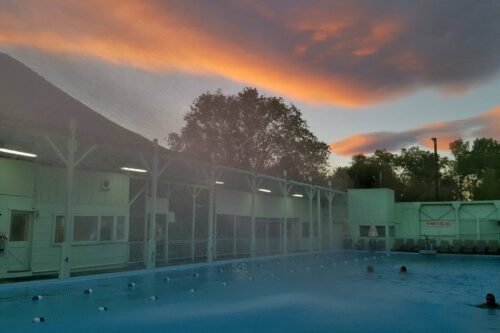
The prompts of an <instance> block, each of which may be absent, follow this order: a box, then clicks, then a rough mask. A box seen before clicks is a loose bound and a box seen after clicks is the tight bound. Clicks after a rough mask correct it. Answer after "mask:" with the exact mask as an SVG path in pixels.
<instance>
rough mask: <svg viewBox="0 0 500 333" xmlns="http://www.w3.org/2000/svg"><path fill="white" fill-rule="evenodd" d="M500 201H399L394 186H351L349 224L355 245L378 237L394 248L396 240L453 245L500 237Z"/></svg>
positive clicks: (496, 239) (358, 245)
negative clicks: (374, 232) (373, 234)
mask: <svg viewBox="0 0 500 333" xmlns="http://www.w3.org/2000/svg"><path fill="white" fill-rule="evenodd" d="M499 208H500V201H498V200H491V201H440V202H395V200H394V191H393V190H390V189H383V188H382V189H353V190H348V225H349V228H350V233H351V235H352V237H353V247H356V246H357V247H358V248H359V247H361V246H362V245H361V244H363V243H364V244H365V245H366V243H367V242H368V241H369V240H370V239H371V237H370V235H369V229H370V226H372V225H373V226H375V227H376V229H377V231H378V233H377V234H378V235H377V237H375V238H376V239H380V241H383V242H384V243H385V244H384V248H385V249H392V248H394V245H395V242H396V240H399V241H402V242H406V241H407V240H408V241H410V240H411V241H413V242H415V243H416V242H417V241H419V240H425V238H427V239H429V240H431V241H433V244H434V246H439V245H440V243H441V242H443V243H448V244H449V245H450V246H451V245H452V243H453V241H468V242H472V243H471V244H476V243H477V242H490V241H493V242H496V241H500V209H499Z"/></svg>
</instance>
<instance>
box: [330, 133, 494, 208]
mask: <svg viewBox="0 0 500 333" xmlns="http://www.w3.org/2000/svg"><path fill="white" fill-rule="evenodd" d="M450 151H451V155H452V157H451V158H447V157H442V156H439V157H438V167H439V183H438V184H439V200H494V199H500V142H498V141H496V140H494V139H489V138H481V139H475V140H474V141H473V142H472V143H470V142H464V141H462V140H456V141H454V142H452V143H451V144H450ZM434 175H435V173H434V153H433V152H431V151H427V150H422V149H420V148H419V147H411V148H405V149H402V150H401V152H400V153H399V154H394V153H390V152H388V151H386V150H377V151H375V153H374V154H373V155H370V156H365V155H362V154H359V155H354V156H353V157H352V160H351V164H350V165H349V166H347V167H340V168H337V169H336V170H335V171H334V172H333V175H332V184H333V186H334V187H336V188H340V189H347V188H378V187H385V188H391V189H393V190H394V191H395V192H396V200H397V201H433V200H435V191H434V184H435V181H434Z"/></svg>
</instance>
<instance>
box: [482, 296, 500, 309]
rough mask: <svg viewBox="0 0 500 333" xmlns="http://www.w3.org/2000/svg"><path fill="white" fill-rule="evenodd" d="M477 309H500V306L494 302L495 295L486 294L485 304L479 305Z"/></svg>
mask: <svg viewBox="0 0 500 333" xmlns="http://www.w3.org/2000/svg"><path fill="white" fill-rule="evenodd" d="M477 307H478V308H483V309H500V304H498V303H497V302H496V300H495V295H493V294H492V293H488V294H487V295H486V303H483V304H479V305H478V306H477Z"/></svg>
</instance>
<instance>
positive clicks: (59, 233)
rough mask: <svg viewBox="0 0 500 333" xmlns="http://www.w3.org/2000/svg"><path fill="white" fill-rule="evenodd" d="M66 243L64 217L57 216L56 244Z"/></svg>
mask: <svg viewBox="0 0 500 333" xmlns="http://www.w3.org/2000/svg"><path fill="white" fill-rule="evenodd" d="M62 242H64V216H62V215H58V216H56V225H55V228H54V243H55V244H60V243H62Z"/></svg>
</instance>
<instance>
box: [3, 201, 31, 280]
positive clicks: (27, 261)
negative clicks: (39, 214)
mask: <svg viewBox="0 0 500 333" xmlns="http://www.w3.org/2000/svg"><path fill="white" fill-rule="evenodd" d="M32 224H33V212H26V211H19V210H13V211H11V214H10V232H9V244H8V271H10V272H17V271H29V270H30V267H31V228H32V227H33V225H32Z"/></svg>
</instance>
